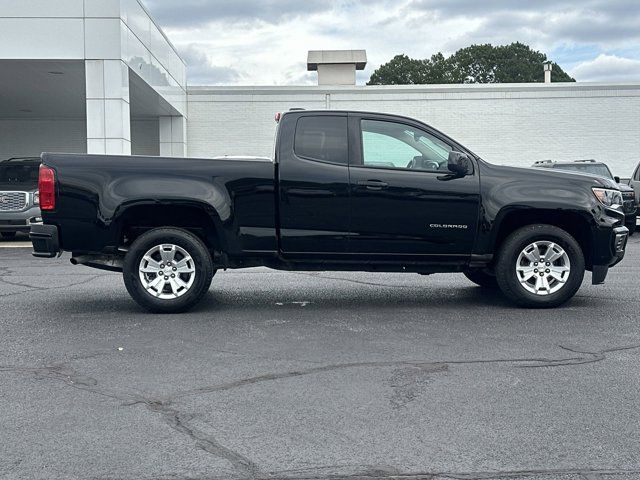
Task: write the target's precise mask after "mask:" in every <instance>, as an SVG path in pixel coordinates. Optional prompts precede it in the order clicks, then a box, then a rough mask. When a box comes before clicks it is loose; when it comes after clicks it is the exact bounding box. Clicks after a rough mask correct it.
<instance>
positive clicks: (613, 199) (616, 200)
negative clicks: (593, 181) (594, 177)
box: [593, 188, 622, 209]
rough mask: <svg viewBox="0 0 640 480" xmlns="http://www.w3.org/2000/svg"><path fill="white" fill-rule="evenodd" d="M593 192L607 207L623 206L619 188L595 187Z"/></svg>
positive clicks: (617, 207)
mask: <svg viewBox="0 0 640 480" xmlns="http://www.w3.org/2000/svg"><path fill="white" fill-rule="evenodd" d="M593 194H594V195H595V196H596V198H597V199H598V200H599V201H600V203H601V204H603V205H604V206H605V207H609V208H616V209H619V208H622V193H620V191H619V190H611V189H609V188H594V189H593Z"/></svg>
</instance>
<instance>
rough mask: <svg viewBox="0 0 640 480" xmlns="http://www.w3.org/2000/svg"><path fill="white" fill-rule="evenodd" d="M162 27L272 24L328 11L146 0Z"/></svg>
mask: <svg viewBox="0 0 640 480" xmlns="http://www.w3.org/2000/svg"><path fill="white" fill-rule="evenodd" d="M145 3H146V5H147V7H148V8H149V9H150V10H151V11H152V12H153V15H154V17H155V18H156V19H157V20H158V21H159V22H160V24H161V25H163V26H168V27H177V26H181V27H190V26H200V25H204V24H207V23H211V22H217V21H220V20H225V21H231V20H241V21H254V20H261V21H265V22H271V23H272V22H275V21H278V20H280V19H282V18H284V17H291V16H297V15H300V14H303V13H304V14H308V13H314V12H317V11H322V10H326V9H327V8H329V9H330V8H331V5H330V3H331V2H326V1H322V0H182V1H178V2H176V1H175V0H146V2H145Z"/></svg>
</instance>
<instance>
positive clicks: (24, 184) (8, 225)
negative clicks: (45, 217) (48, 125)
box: [0, 157, 42, 239]
mask: <svg viewBox="0 0 640 480" xmlns="http://www.w3.org/2000/svg"><path fill="white" fill-rule="evenodd" d="M39 168H40V159H39V158H32V157H29V158H11V159H9V160H4V161H2V162H0V234H1V235H2V237H3V238H7V239H11V238H14V237H15V236H16V233H17V232H26V233H28V232H29V230H30V229H31V225H34V224H38V223H42V218H41V217H40V202H39V198H38V170H39Z"/></svg>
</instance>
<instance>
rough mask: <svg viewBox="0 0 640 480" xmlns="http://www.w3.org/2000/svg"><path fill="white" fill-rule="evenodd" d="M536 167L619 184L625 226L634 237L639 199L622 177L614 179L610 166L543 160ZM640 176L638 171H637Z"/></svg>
mask: <svg viewBox="0 0 640 480" xmlns="http://www.w3.org/2000/svg"><path fill="white" fill-rule="evenodd" d="M533 166H534V167H542V168H557V169H558V170H564V171H567V172H576V173H586V174H588V175H599V176H601V177H604V178H608V179H609V180H613V181H615V182H616V183H617V184H618V188H620V192H621V193H622V201H623V210H624V216H625V220H624V223H625V226H626V227H627V228H628V229H629V235H633V232H634V231H635V230H636V214H637V199H636V193H635V192H634V189H633V188H631V187H630V186H629V185H625V184H624V183H620V177H614V176H613V174H612V173H611V170H610V169H609V167H608V165H607V164H606V163H603V162H598V161H596V160H576V161H574V162H570V161H568V162H557V161H554V160H542V161H540V162H536V163H534V164H533ZM636 174H638V171H636Z"/></svg>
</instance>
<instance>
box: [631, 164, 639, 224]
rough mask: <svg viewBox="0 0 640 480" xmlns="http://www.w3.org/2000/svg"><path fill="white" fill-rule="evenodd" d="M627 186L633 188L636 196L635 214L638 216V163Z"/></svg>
mask: <svg viewBox="0 0 640 480" xmlns="http://www.w3.org/2000/svg"><path fill="white" fill-rule="evenodd" d="M629 186H630V187H632V188H633V191H634V192H635V194H636V206H637V207H638V210H637V212H636V213H637V214H638V216H640V163H639V164H638V166H637V167H636V169H635V171H634V172H633V176H632V177H631V180H629Z"/></svg>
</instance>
